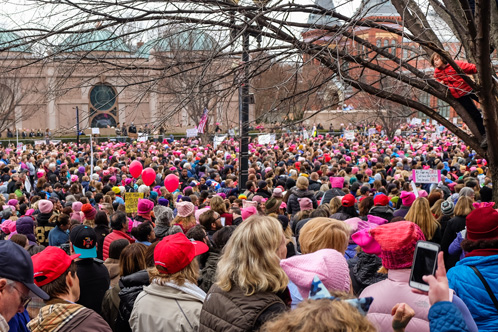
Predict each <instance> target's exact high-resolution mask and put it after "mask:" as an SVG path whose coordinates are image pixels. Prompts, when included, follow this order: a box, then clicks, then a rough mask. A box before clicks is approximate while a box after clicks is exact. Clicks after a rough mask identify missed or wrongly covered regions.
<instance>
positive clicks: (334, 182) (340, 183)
mask: <svg viewBox="0 0 498 332" xmlns="http://www.w3.org/2000/svg"><path fill="white" fill-rule="evenodd" d="M330 185H331V186H332V188H339V189H342V188H343V187H344V178H343V177H330Z"/></svg>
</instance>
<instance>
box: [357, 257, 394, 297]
mask: <svg viewBox="0 0 498 332" xmlns="http://www.w3.org/2000/svg"><path fill="white" fill-rule="evenodd" d="M348 265H349V275H350V277H351V285H352V286H353V290H354V293H355V295H360V293H361V292H362V291H363V290H364V289H365V288H366V287H368V286H370V285H372V284H375V283H376V282H379V281H382V280H384V279H386V278H387V274H383V273H378V272H377V271H378V270H379V268H380V267H381V266H382V260H381V259H380V258H379V257H377V256H376V255H369V254H366V253H364V252H363V251H360V252H359V253H358V254H357V255H356V257H355V258H352V259H350V260H348Z"/></svg>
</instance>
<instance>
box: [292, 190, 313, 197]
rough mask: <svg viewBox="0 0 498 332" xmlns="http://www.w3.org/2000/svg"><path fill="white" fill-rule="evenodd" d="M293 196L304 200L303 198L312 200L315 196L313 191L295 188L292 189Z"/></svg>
mask: <svg viewBox="0 0 498 332" xmlns="http://www.w3.org/2000/svg"><path fill="white" fill-rule="evenodd" d="M292 194H294V195H296V196H297V198H303V197H308V198H311V197H313V195H314V194H315V193H314V192H313V191H312V190H308V189H306V190H302V189H297V188H294V189H292Z"/></svg>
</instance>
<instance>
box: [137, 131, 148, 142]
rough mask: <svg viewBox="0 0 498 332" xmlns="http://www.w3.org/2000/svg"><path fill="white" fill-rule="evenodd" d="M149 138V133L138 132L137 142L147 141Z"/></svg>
mask: <svg viewBox="0 0 498 332" xmlns="http://www.w3.org/2000/svg"><path fill="white" fill-rule="evenodd" d="M148 140H149V135H147V134H144V133H138V138H137V142H147V141H148Z"/></svg>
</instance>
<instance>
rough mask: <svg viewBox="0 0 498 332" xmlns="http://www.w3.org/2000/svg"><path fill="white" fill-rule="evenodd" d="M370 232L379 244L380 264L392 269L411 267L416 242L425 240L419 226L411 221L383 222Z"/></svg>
mask: <svg viewBox="0 0 498 332" xmlns="http://www.w3.org/2000/svg"><path fill="white" fill-rule="evenodd" d="M370 234H371V235H372V237H373V238H374V240H375V241H376V242H377V243H378V244H379V245H380V250H381V259H382V265H383V266H384V267H385V268H386V269H393V270H396V269H404V268H409V267H411V266H412V263H413V254H414V253H415V246H416V245H417V242H418V241H420V240H423V241H425V237H424V233H422V230H421V229H420V227H418V226H417V225H416V224H415V223H413V222H411V221H398V222H395V223H392V224H384V225H381V226H379V227H376V228H374V229H371V230H370Z"/></svg>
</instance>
